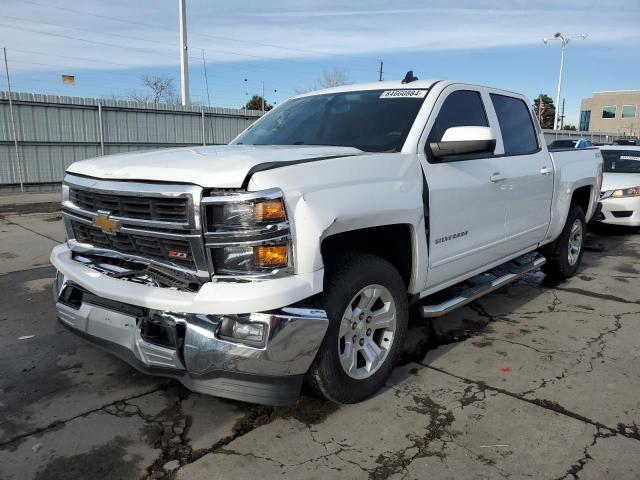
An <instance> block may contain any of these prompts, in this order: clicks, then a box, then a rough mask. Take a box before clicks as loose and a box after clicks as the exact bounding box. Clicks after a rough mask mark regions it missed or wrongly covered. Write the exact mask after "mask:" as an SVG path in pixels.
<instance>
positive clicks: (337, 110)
mask: <svg viewBox="0 0 640 480" xmlns="http://www.w3.org/2000/svg"><path fill="white" fill-rule="evenodd" d="M426 93H427V91H426V90H386V91H385V90H368V91H361V92H340V93H330V94H325V95H312V96H308V97H302V98H294V99H292V100H289V101H287V102H286V103H283V104H282V105H281V106H279V107H278V108H276V109H275V110H273V111H271V112H270V113H269V114H268V115H267V116H266V117H265V118H264V119H263V120H261V121H259V122H257V123H256V124H254V125H253V126H251V127H249V129H248V130H247V131H246V132H244V133H243V134H242V135H241V136H240V137H238V138H237V139H236V140H235V141H234V142H233V143H234V144H237V145H330V146H337V147H355V148H358V149H360V150H364V151H366V152H398V151H400V150H401V149H402V145H403V144H404V141H405V139H406V138H407V135H408V134H409V130H410V129H411V125H413V122H414V120H415V118H416V115H417V114H418V111H419V110H420V107H421V106H422V102H423V101H424V98H425V97H426Z"/></svg>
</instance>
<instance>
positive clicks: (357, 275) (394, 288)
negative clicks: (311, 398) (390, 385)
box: [307, 253, 409, 403]
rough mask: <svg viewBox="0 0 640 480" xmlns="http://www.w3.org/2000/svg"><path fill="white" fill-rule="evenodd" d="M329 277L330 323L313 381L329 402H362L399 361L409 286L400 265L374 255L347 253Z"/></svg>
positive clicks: (329, 268)
mask: <svg viewBox="0 0 640 480" xmlns="http://www.w3.org/2000/svg"><path fill="white" fill-rule="evenodd" d="M326 275H327V276H326V277H325V288H324V293H323V296H322V304H323V307H324V309H325V311H326V312H327V316H328V318H329V327H328V328H327V332H326V334H325V337H324V340H323V342H322V345H321V346H320V349H319V351H318V354H317V355H316V358H315V360H314V362H313V364H312V365H311V367H310V369H309V371H308V373H307V380H308V384H309V386H310V387H311V388H312V390H313V391H314V392H315V393H316V394H318V395H320V396H322V397H324V398H326V399H327V400H330V401H333V402H336V403H356V402H359V401H361V400H364V399H365V398H368V397H370V396H371V395H373V394H374V393H375V392H377V391H378V390H379V389H380V388H381V387H382V386H383V385H384V382H385V381H386V380H387V378H388V377H389V375H390V374H391V371H392V369H393V367H394V365H395V363H396V360H397V358H398V356H399V354H400V351H401V349H402V344H403V341H404V336H405V333H406V330H407V323H408V317H409V308H408V304H407V290H406V287H405V284H404V282H403V280H402V278H401V277H400V274H399V273H398V271H397V270H396V268H395V267H394V266H393V265H392V264H391V263H389V262H387V261H386V260H384V259H382V258H380V257H377V256H374V255H368V254H362V253H348V254H344V255H341V256H340V257H338V258H336V259H335V260H334V261H333V262H331V263H330V264H329V265H327V273H326ZM376 296H377V299H376ZM371 302H373V304H372V305H371V306H370V308H366V306H367V304H368V303H371ZM394 310H395V314H393V312H394ZM347 313H349V316H347V315H346V314H347ZM361 314H362V315H361ZM376 317H377V321H376ZM392 317H393V318H394V320H393V321H391V320H390V319H391V318H392ZM343 319H344V321H343ZM354 326H355V328H354ZM376 326H377V327H378V328H377V329H376ZM349 339H351V341H349ZM372 343H373V344H375V345H376V346H377V347H378V348H377V349H376V348H374V347H373V346H372ZM343 365H344V366H343Z"/></svg>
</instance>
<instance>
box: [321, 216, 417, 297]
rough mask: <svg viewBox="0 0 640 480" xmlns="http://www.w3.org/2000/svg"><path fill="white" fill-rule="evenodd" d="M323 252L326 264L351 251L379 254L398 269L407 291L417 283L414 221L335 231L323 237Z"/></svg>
mask: <svg viewBox="0 0 640 480" xmlns="http://www.w3.org/2000/svg"><path fill="white" fill-rule="evenodd" d="M320 251H321V255H322V260H323V263H324V264H325V265H326V264H327V263H329V262H330V259H331V258H332V257H335V256H337V255H338V254H340V253H344V252H349V251H350V252H361V253H368V254H371V255H376V256H378V257H380V258H383V259H385V260H387V261H388V262H389V263H391V264H392V265H393V266H394V267H395V268H396V269H397V270H398V272H399V273H400V276H401V277H402V280H403V281H404V284H405V287H406V288H407V291H411V290H412V288H413V285H414V284H415V276H416V261H417V259H416V232H415V228H414V226H413V225H412V224H410V223H396V224H388V225H377V226H371V227H367V228H359V229H354V230H344V231H338V232H334V233H332V234H330V235H327V236H325V237H324V238H322V240H321V244H320Z"/></svg>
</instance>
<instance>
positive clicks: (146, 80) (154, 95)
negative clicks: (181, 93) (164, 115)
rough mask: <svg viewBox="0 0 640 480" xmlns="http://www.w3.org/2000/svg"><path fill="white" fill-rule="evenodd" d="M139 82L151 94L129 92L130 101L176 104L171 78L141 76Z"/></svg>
mask: <svg viewBox="0 0 640 480" xmlns="http://www.w3.org/2000/svg"><path fill="white" fill-rule="evenodd" d="M140 81H141V82H142V85H143V86H144V87H146V88H148V89H149V90H151V93H149V92H147V91H144V92H139V91H131V92H129V98H130V99H131V100H135V101H136V102H149V103H177V100H178V99H177V96H176V90H175V87H174V86H173V81H174V79H173V78H172V77H167V76H152V75H143V76H141V77H140Z"/></svg>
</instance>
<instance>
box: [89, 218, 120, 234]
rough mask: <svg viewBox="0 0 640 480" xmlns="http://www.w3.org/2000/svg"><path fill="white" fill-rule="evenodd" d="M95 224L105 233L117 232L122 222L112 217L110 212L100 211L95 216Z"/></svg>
mask: <svg viewBox="0 0 640 480" xmlns="http://www.w3.org/2000/svg"><path fill="white" fill-rule="evenodd" d="M93 224H94V225H95V226H96V227H98V228H100V230H102V231H103V232H104V233H116V232H117V231H118V229H119V228H120V222H119V221H117V220H114V219H112V218H110V217H109V214H108V213H99V214H98V215H96V216H95V217H93Z"/></svg>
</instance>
